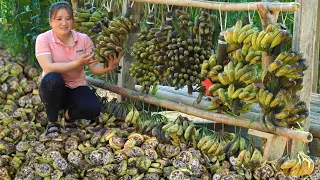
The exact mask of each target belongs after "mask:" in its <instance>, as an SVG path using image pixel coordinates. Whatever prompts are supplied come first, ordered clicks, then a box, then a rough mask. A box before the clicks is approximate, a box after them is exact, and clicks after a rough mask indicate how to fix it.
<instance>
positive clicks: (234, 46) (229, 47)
mask: <svg viewBox="0 0 320 180" xmlns="http://www.w3.org/2000/svg"><path fill="white" fill-rule="evenodd" d="M239 48H241V45H240V44H238V43H237V44H228V45H227V49H226V53H227V54H229V53H230V52H232V51H234V50H237V49H239Z"/></svg>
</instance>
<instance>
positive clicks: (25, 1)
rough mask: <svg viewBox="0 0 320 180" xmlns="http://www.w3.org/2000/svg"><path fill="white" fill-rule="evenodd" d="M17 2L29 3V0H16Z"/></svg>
mask: <svg viewBox="0 0 320 180" xmlns="http://www.w3.org/2000/svg"><path fill="white" fill-rule="evenodd" d="M18 3H19V4H30V0H18Z"/></svg>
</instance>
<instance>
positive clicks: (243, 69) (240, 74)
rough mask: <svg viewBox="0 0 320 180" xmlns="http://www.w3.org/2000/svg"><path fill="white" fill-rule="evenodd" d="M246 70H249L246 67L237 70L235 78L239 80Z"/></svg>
mask: <svg viewBox="0 0 320 180" xmlns="http://www.w3.org/2000/svg"><path fill="white" fill-rule="evenodd" d="M246 71H247V69H245V68H241V69H239V71H237V72H236V74H235V77H234V78H235V80H239V79H240V77H242V75H244V74H245V73H246Z"/></svg>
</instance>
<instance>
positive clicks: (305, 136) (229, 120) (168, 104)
mask: <svg viewBox="0 0 320 180" xmlns="http://www.w3.org/2000/svg"><path fill="white" fill-rule="evenodd" d="M86 79H87V81H88V82H89V83H90V84H91V85H93V86H96V87H99V88H103V89H106V90H108V91H111V92H114V93H117V94H120V95H122V96H126V97H129V98H131V99H136V100H140V101H144V102H146V103H150V104H154V105H156V106H161V107H165V108H168V109H171V110H175V111H179V112H183V113H186V114H189V115H193V116H197V117H200V118H203V119H208V120H212V121H217V122H221V123H224V124H228V125H237V126H239V127H245V128H249V127H250V128H252V129H255V130H259V131H265V130H264V129H263V128H262V126H261V125H260V124H259V123H258V122H252V123H250V121H249V120H247V119H243V118H236V117H233V116H230V115H225V114H218V113H213V112H209V111H205V110H202V109H198V108H195V107H191V106H187V105H184V104H181V103H176V102H173V101H170V100H166V99H160V98H156V97H153V96H150V95H147V94H143V93H140V92H136V91H132V90H129V89H125V88H121V87H118V86H115V85H108V84H106V83H105V81H103V80H99V79H94V78H92V77H86ZM268 132H271V133H274V134H277V135H280V136H285V137H288V138H291V139H297V140H300V141H303V142H311V141H312V139H313V136H312V134H311V133H310V132H304V131H297V130H292V129H288V128H279V127H277V128H276V130H275V131H268Z"/></svg>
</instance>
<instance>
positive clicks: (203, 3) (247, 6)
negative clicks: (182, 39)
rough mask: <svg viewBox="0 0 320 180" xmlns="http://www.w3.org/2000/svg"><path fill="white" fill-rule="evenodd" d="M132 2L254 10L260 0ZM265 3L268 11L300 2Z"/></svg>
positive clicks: (291, 8)
mask: <svg viewBox="0 0 320 180" xmlns="http://www.w3.org/2000/svg"><path fill="white" fill-rule="evenodd" d="M131 1H134V2H145V3H152V4H168V5H175V6H190V7H198V8H205V9H214V10H221V11H248V10H250V11H256V10H258V8H257V5H258V4H260V3H261V2H250V3H249V2H246V3H231V2H214V1H201V0H199V1H195V0H131ZM263 3H266V5H267V7H268V9H269V10H270V11H290V12H294V11H297V10H299V8H300V4H299V3H296V2H291V3H279V2H263Z"/></svg>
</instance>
